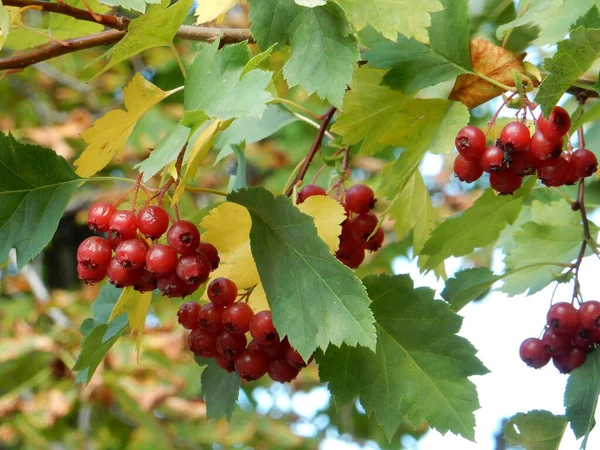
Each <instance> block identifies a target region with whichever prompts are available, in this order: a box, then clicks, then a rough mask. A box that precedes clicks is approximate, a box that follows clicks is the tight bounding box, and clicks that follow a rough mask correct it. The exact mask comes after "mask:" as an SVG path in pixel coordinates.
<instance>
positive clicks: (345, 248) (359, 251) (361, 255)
mask: <svg viewBox="0 0 600 450" xmlns="http://www.w3.org/2000/svg"><path fill="white" fill-rule="evenodd" d="M335 257H336V258H337V259H339V260H340V261H341V262H342V263H343V264H344V265H346V266H347V267H350V268H351V269H356V268H357V267H359V266H360V265H361V264H362V262H363V261H364V259H365V249H364V248H363V247H362V245H360V244H355V243H353V242H352V243H348V242H346V241H342V242H341V243H340V248H338V250H337V251H336V252H335Z"/></svg>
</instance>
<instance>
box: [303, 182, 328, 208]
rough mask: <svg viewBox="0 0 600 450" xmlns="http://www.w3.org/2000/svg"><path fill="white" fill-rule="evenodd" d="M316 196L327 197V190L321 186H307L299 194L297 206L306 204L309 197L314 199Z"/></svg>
mask: <svg viewBox="0 0 600 450" xmlns="http://www.w3.org/2000/svg"><path fill="white" fill-rule="evenodd" d="M315 195H327V192H326V191H325V189H323V188H322V187H321V186H317V185H316V184H307V185H306V186H304V187H303V188H302V189H300V191H299V192H298V197H297V198H296V204H298V205H299V204H300V203H304V200H306V199H307V198H308V197H313V196H315Z"/></svg>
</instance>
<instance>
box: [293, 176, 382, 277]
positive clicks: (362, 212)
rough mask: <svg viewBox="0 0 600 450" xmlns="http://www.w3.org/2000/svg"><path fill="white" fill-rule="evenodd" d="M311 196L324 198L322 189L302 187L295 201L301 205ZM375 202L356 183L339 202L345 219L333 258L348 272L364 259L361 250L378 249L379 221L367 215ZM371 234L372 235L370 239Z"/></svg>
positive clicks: (363, 252) (364, 188)
mask: <svg viewBox="0 0 600 450" xmlns="http://www.w3.org/2000/svg"><path fill="white" fill-rule="evenodd" d="M314 195H327V193H326V192H325V189H323V188H322V187H320V186H317V185H314V184H308V185H306V186H304V187H303V188H302V189H301V190H300V192H298V198H297V200H296V202H297V203H298V204H300V203H302V202H304V201H305V200H306V199H307V198H308V197H312V196H314ZM376 202H377V199H376V198H375V193H374V192H373V190H372V189H371V188H370V187H368V186H365V185H364V184H356V185H354V186H352V187H351V188H350V189H348V190H347V191H346V194H345V196H344V199H343V201H340V203H341V204H342V206H343V207H344V208H345V210H346V217H347V219H346V220H345V221H344V222H343V223H342V233H341V234H340V236H339V238H340V245H339V247H338V250H337V252H336V253H335V256H336V258H337V259H338V260H340V261H341V262H342V263H344V264H345V265H346V266H348V267H350V268H351V269H356V268H357V267H358V266H360V265H361V264H362V262H363V261H364V259H365V251H366V250H369V251H372V252H374V251H376V250H379V249H380V248H381V245H382V244H383V239H384V233H383V230H382V229H381V228H379V229H378V230H377V231H376V232H375V233H374V234H373V232H374V231H375V229H376V228H377V224H378V222H379V219H378V218H377V216H376V215H375V214H373V213H372V212H371V210H372V209H373V208H374V206H375V203H376ZM371 235H373V236H371Z"/></svg>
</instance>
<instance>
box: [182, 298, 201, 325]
mask: <svg viewBox="0 0 600 450" xmlns="http://www.w3.org/2000/svg"><path fill="white" fill-rule="evenodd" d="M199 314H200V305H199V304H198V303H196V302H186V303H184V304H182V305H181V306H180V307H179V310H178V311H177V321H178V322H179V323H180V324H181V326H182V327H183V328H186V329H188V330H193V329H194V328H197V327H198V315H199Z"/></svg>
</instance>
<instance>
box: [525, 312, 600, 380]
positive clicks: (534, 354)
mask: <svg viewBox="0 0 600 450" xmlns="http://www.w3.org/2000/svg"><path fill="white" fill-rule="evenodd" d="M598 343H600V302H597V301H595V300H590V301H587V302H583V303H582V304H581V306H580V307H579V310H578V309H576V308H575V307H574V306H573V305H572V304H571V303H567V302H560V303H556V304H554V305H552V306H551V307H550V309H549V310H548V315H547V317H546V329H545V330H544V334H543V336H542V338H541V339H538V338H528V339H525V340H524V341H523V343H522V344H521V347H520V349H519V354H520V356H521V359H522V360H523V361H524V362H525V364H527V365H528V366H530V367H533V368H535V369H539V368H541V367H544V366H545V365H546V364H548V362H550V359H552V362H553V363H554V366H555V367H556V368H557V369H558V370H559V371H560V372H561V373H570V372H571V371H572V370H573V369H576V368H578V367H580V366H581V365H583V363H584V362H585V358H586V357H587V355H588V353H589V352H590V351H591V350H592V348H593V346H594V345H595V344H598Z"/></svg>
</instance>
